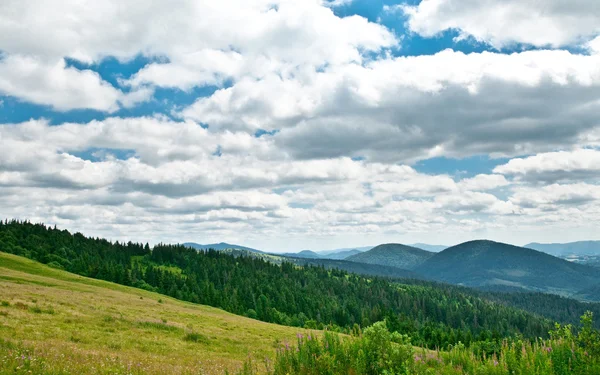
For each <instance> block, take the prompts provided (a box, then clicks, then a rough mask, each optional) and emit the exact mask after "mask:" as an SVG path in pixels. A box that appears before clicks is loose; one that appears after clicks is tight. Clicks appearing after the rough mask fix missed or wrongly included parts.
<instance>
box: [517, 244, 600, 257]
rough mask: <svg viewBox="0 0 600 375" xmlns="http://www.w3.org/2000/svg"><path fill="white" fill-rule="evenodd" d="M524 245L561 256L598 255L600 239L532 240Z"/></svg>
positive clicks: (599, 252)
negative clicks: (545, 241)
mask: <svg viewBox="0 0 600 375" xmlns="http://www.w3.org/2000/svg"><path fill="white" fill-rule="evenodd" d="M525 247H527V248H529V249H534V250H538V251H543V252H545V253H548V254H550V255H554V256H561V257H562V256H568V255H600V241H577V242H568V243H537V242H532V243H529V244H527V245H525Z"/></svg>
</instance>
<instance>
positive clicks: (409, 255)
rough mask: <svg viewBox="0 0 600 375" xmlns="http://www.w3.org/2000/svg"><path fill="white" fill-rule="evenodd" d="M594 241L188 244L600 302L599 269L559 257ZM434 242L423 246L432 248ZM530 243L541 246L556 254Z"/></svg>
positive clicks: (591, 247)
mask: <svg viewBox="0 0 600 375" xmlns="http://www.w3.org/2000/svg"><path fill="white" fill-rule="evenodd" d="M596 244H597V242H595V241H584V242H577V243H571V244H548V245H543V244H530V245H528V247H519V246H514V245H509V244H505V243H500V242H494V241H488V240H476V241H469V242H465V243H462V244H459V245H456V246H452V247H449V248H446V249H444V250H442V251H439V252H432V251H427V250H424V249H421V248H418V247H415V246H408V245H403V244H397V243H390V244H382V245H379V246H375V247H373V248H370V247H367V248H356V249H352V248H350V249H338V251H335V250H332V251H327V252H317V251H311V250H303V251H300V252H298V253H284V254H272V253H266V252H264V251H261V250H256V249H252V248H248V247H245V246H240V245H232V244H227V243H219V244H212V245H198V244H194V243H187V244H186V245H187V246H190V247H193V248H196V249H202V250H206V249H209V248H213V249H215V250H226V249H228V250H230V251H231V250H232V249H233V250H234V251H239V253H237V254H239V255H249V256H259V257H262V258H264V259H266V260H268V261H270V262H275V263H282V262H284V261H287V262H292V263H295V264H297V265H314V266H322V267H325V268H329V269H336V268H337V269H341V270H345V271H348V272H354V273H358V274H363V275H370V276H384V277H391V278H414V279H423V280H433V281H439V282H444V283H450V284H455V285H462V286H467V287H474V288H480V289H486V290H499V291H536V292H545V293H553V294H558V295H562V296H570V297H574V298H578V299H582V300H593V301H600V269H599V268H596V267H590V266H588V265H584V264H579V263H578V262H574V261H567V260H565V259H561V258H559V257H560V256H563V255H564V254H571V253H573V252H580V253H584V254H585V253H587V254H590V253H592V254H593V253H594V246H595V245H596ZM435 246H436V245H432V246H424V247H428V248H430V249H431V248H436V247H435ZM529 247H538V248H543V249H545V250H546V251H548V252H553V253H554V254H555V255H556V256H555V255H550V254H547V253H546V252H542V251H538V250H534V249H532V248H529ZM439 248H440V247H439V246H438V247H437V249H439ZM234 254H235V253H234ZM588 258H589V257H588Z"/></svg>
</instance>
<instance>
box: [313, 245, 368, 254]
mask: <svg viewBox="0 0 600 375" xmlns="http://www.w3.org/2000/svg"><path fill="white" fill-rule="evenodd" d="M374 247H375V246H360V247H344V248H340V249H331V250H316V251H315V252H316V253H318V254H321V255H330V254H335V253H342V252H346V251H354V250H358V252H360V253H362V252H364V251H368V250H371V249H372V248H374Z"/></svg>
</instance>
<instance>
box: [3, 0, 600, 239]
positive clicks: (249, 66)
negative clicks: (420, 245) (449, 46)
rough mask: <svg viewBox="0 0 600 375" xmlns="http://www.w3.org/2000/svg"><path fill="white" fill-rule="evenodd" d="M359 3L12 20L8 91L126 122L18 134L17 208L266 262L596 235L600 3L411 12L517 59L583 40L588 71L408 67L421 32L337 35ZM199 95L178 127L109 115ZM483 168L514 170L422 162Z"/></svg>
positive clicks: (78, 11) (422, 59)
mask: <svg viewBox="0 0 600 375" xmlns="http://www.w3.org/2000/svg"><path fill="white" fill-rule="evenodd" d="M348 3H350V1H347V0H342V1H338V0H335V1H324V0H323V1H322V0H306V1H297V0H275V1H274V0H255V1H241V0H224V1H220V2H218V3H214V4H212V3H211V4H209V3H203V2H197V1H191V0H190V1H183V2H180V3H178V6H177V7H174V6H173V5H172V3H170V2H166V1H154V2H151V4H145V3H144V4H142V3H135V2H126V3H122V2H116V1H112V0H111V1H105V2H81V1H75V0H73V1H47V2H42V3H40V2H35V1H30V0H25V1H4V2H2V3H1V4H0V51H2V53H3V54H2V57H1V59H0V92H1V93H2V94H3V95H9V96H13V97H16V98H18V99H19V100H22V101H28V102H32V103H37V104H43V105H48V106H50V107H52V108H53V109H54V110H57V111H67V110H71V109H84V108H88V109H95V110H98V111H102V112H105V113H108V116H109V117H107V118H104V116H105V115H104V114H103V115H102V116H99V118H102V120H94V121H89V122H86V123H58V124H53V125H50V123H51V122H56V121H53V120H55V119H52V118H50V119H49V120H41V119H38V120H36V119H34V120H31V121H27V122H23V123H17V124H2V125H1V126H0V142H1V144H2V151H3V152H2V153H0V195H1V196H2V197H3V199H2V200H1V202H0V212H2V213H3V214H4V215H6V216H9V217H19V218H27V219H31V220H40V221H45V222H52V223H57V224H59V225H63V226H65V227H68V228H71V229H76V230H83V231H85V232H86V233H88V234H92V235H106V236H109V237H111V238H119V239H121V238H126V239H139V240H144V241H145V240H150V241H154V242H157V241H172V242H178V241H183V240H194V241H203V242H204V241H205V242H214V241H223V240H227V241H232V242H233V241H235V242H244V243H247V244H249V245H251V246H252V245H255V246H256V247H261V246H262V245H265V244H266V245H267V246H268V250H278V247H280V246H281V247H282V248H281V249H282V250H283V249H286V250H287V249H289V248H290V247H296V248H307V247H310V246H311V245H315V244H316V246H322V244H324V243H327V241H337V240H338V239H343V241H347V243H345V244H344V245H346V244H347V245H348V246H355V245H357V244H359V243H360V244H365V245H367V244H373V243H377V242H379V241H381V242H384V241H402V240H404V239H407V240H406V241H407V242H418V241H423V240H425V239H427V238H430V236H431V233H435V234H436V235H438V236H441V237H439V238H436V241H435V242H447V243H450V242H452V241H459V240H466V239H468V238H470V237H469V236H472V235H474V234H478V237H479V236H483V237H485V236H486V235H487V234H490V233H491V234H493V233H502V231H505V238H498V237H496V236H495V237H494V238H496V239H500V240H502V239H505V240H506V238H508V237H510V238H513V237H512V236H513V235H515V233H516V232H518V230H523V233H524V234H523V236H527V235H530V234H527V233H534V232H535V231H543V230H542V229H540V228H545V227H546V226H548V227H553V228H559V229H560V228H564V227H565V226H566V225H571V226H574V225H578V226H579V227H580V228H587V226H593V225H594V223H598V220H599V218H600V202H599V197H598V195H597V191H598V190H597V187H598V185H597V183H598V175H599V172H600V171H599V170H598V169H597V168H596V167H595V166H596V165H600V162H599V161H600V160H597V159H598V156H597V154H598V151H597V147H598V146H600V123H599V122H598V116H597V113H598V112H599V110H600V101H598V97H599V95H600V54H599V53H597V52H598V51H599V50H600V49H599V48H598V38H596V39H593V37H594V36H596V34H597V32H598V29H597V26H596V25H598V24H599V23H598V22H597V21H598V20H597V19H596V18H595V17H596V16H595V15H597V14H599V13H598V12H595V10H596V8H595V7H596V5H595V2H594V3H592V2H589V1H582V2H580V3H578V6H573V7H572V8H573V9H571V10H569V11H568V12H562V10H561V8H560V6H561V3H560V1H550V2H548V3H547V4H546V5H543V6H544V7H545V8H544V11H545V13H544V14H541V13H540V12H537V13H536V12H530V13H527V12H529V11H530V10H532V9H533V8H534V5H533V2H530V1H525V2H517V1H509V2H503V5H502V10H503V12H504V13H502V12H500V13H497V14H496V18H492V19H491V20H492V21H487V20H486V17H485V16H487V15H488V12H491V11H496V10H498V7H499V5H498V4H499V3H498V2H497V1H493V0H486V1H484V2H477V3H475V2H474V1H470V0H469V1H465V2H460V3H459V2H454V1H453V0H445V1H441V0H435V1H434V0H425V1H422V2H421V3H420V4H419V5H416V6H408V7H407V6H404V7H400V8H397V9H399V10H403V11H404V12H405V13H406V15H407V16H408V22H409V27H410V28H411V30H412V31H413V32H416V33H419V34H421V35H424V36H432V35H437V34H438V33H440V32H443V31H444V30H448V29H456V30H459V33H460V35H461V37H473V38H475V39H477V40H480V41H484V42H487V43H490V44H491V45H493V46H495V47H498V48H500V47H503V46H507V45H509V44H513V43H524V44H530V45H534V46H538V47H539V46H552V47H557V46H563V45H566V44H569V45H571V44H576V45H577V46H579V47H580V48H581V50H580V51H581V53H579V54H578V53H575V52H570V51H567V50H531V51H525V52H517V53H511V54H503V53H494V52H483V53H470V54H465V53H462V52H458V51H453V50H445V51H441V52H438V53H435V54H432V55H426V56H396V57H395V56H394V55H393V53H392V52H394V53H397V52H398V51H400V53H401V52H402V49H401V48H400V50H398V49H397V47H401V41H402V40H403V38H404V37H407V36H401V35H396V34H395V33H394V31H392V30H390V29H388V28H386V27H385V26H384V25H382V24H379V23H374V22H369V21H368V20H367V19H366V18H364V17H360V16H350V17H338V16H337V15H336V13H335V12H334V10H335V9H334V8H335V7H339V6H344V5H346V4H348ZM536 4H537V5H535V7H537V8H536V9H538V8H539V9H541V8H540V7H542V5H540V4H539V2H536ZM539 9H538V10H539ZM387 10H388V11H391V10H392V9H391V8H388V9H387ZM569 12H570V13H569ZM523 14H527V15H528V17H531V18H532V19H533V20H534V21H536V22H537V21H539V22H541V23H538V25H537V26H536V25H535V23H534V22H533V21H531V20H530V21H526V20H525V17H524V16H523ZM482 20H486V21H485V22H483V21H482ZM507 20H510V22H508V24H510V25H511V28H510V29H505V28H504V24H505V23H507ZM572 20H577V22H572ZM32 25H35V27H32ZM165 25H168V27H165ZM539 25H546V27H539ZM534 26H535V27H534ZM530 29H532V30H530ZM539 30H544V32H543V33H539V32H538V31H539ZM529 31H531V32H529ZM571 51H573V50H571ZM137 56H143V57H145V58H147V59H148V61H149V63H147V64H146V65H145V66H144V67H142V68H141V69H140V70H139V71H137V72H135V73H133V74H132V75H130V76H127V77H122V78H120V79H117V80H116V82H117V83H116V84H115V86H113V85H112V84H110V83H108V82H106V81H104V80H103V79H102V77H101V76H100V75H98V74H97V73H94V72H93V71H91V70H88V69H77V68H75V67H71V66H68V64H67V63H66V61H68V60H67V58H71V59H76V60H79V61H80V62H83V63H87V64H92V65H93V64H96V63H98V62H101V61H102V60H103V59H105V58H106V57H115V58H117V59H118V60H119V61H120V62H122V63H124V62H127V61H129V60H130V59H132V58H134V57H137ZM76 65H77V66H80V65H83V66H86V65H85V64H76ZM92 65H90V66H92ZM198 86H213V87H216V91H215V92H214V94H212V95H209V96H205V97H198V98H192V99H194V101H193V102H192V103H190V104H189V105H187V107H186V106H177V107H175V108H174V109H173V112H171V113H169V115H171V116H173V117H172V118H170V117H167V116H160V115H156V116H154V117H137V118H135V117H130V118H117V117H110V114H111V113H114V112H115V111H117V110H119V109H121V108H134V107H135V106H136V105H138V104H139V103H141V102H144V101H148V100H152V99H153V94H154V92H155V90H159V88H167V89H176V90H183V91H185V92H186V93H187V95H194V93H195V90H194V88H196V87H198ZM11 102H12V100H11ZM178 104H180V103H178ZM11 105H12V104H11ZM173 118H175V119H176V120H173ZM201 124H202V125H201ZM265 132H266V133H265ZM257 134H264V135H263V136H260V137H258V136H257ZM594 147H596V148H594ZM561 150H562V151H561ZM472 155H486V156H487V157H488V158H491V159H493V158H495V157H503V158H507V159H510V160H509V161H507V162H506V163H504V162H503V165H499V166H497V167H496V168H494V169H493V170H480V171H478V173H479V174H476V175H473V174H472V173H470V174H469V177H463V176H462V175H460V174H459V175H449V174H446V173H442V172H440V173H433V174H426V173H423V172H420V169H419V167H418V165H419V164H416V162H417V161H421V160H424V159H429V158H434V157H446V158H452V157H455V158H462V157H468V156H472ZM490 169H491V168H490ZM448 172H450V171H448ZM565 217H569V218H572V222H571V224H567V223H566V222H565V221H564V219H563V218H565ZM515 228H517V229H518V230H517V229H515ZM528 231H529V232H528ZM554 232H556V233H558V232H560V231H555V230H553V233H554ZM588 232H589V233H592V232H593V231H591V230H590V231H588ZM456 233H459V234H458V235H457V234H456ZM535 233H538V232H535ZM423 236H425V237H423ZM408 238H410V240H408ZM530 240H533V239H532V238H528V239H527V240H526V241H530ZM253 241H254V242H253ZM365 241H367V242H366V243H365ZM512 242H515V241H512ZM291 243H292V245H290V244H291ZM319 244H320V245H319ZM338 245H340V244H338V243H335V244H333V243H332V247H333V246H338Z"/></svg>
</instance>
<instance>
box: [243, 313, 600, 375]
mask: <svg viewBox="0 0 600 375" xmlns="http://www.w3.org/2000/svg"><path fill="white" fill-rule="evenodd" d="M581 323H582V327H581V328H580V329H579V333H578V334H577V335H575V334H574V333H573V329H572V327H571V326H570V325H566V326H561V325H556V328H555V330H553V331H551V332H550V337H551V338H550V339H549V340H541V339H539V340H536V341H534V342H531V341H528V340H522V339H518V338H515V339H504V340H503V341H502V342H501V343H500V344H499V346H498V347H496V346H495V342H493V341H484V342H481V343H475V344H473V345H471V346H469V347H467V346H465V345H464V344H462V343H459V344H457V345H454V346H453V347H452V348H450V349H449V350H447V351H432V350H427V349H424V348H423V349H415V348H414V347H413V346H412V345H411V344H410V338H409V337H408V336H407V335H401V334H399V333H390V331H389V330H388V324H386V323H385V322H379V323H375V324H374V325H373V326H371V327H368V328H367V329H365V330H364V332H363V333H362V334H360V335H358V336H355V337H344V336H340V335H337V334H333V333H330V332H326V333H325V334H323V335H322V337H321V338H316V337H314V336H311V334H308V335H306V336H304V335H298V343H297V346H296V347H290V346H289V345H285V346H284V347H281V348H280V349H279V350H278V352H277V357H276V359H275V361H274V363H272V364H271V363H270V362H268V361H267V362H266V363H265V364H266V370H267V373H268V374H271V375H288V374H289V375H292V374H304V375H317V374H326V375H338V374H339V375H342V374H344V375H345V374H353V375H377V374H384V375H396V374H397V375H400V374H432V375H433V374H436V375H530V374H536V375H598V374H600V332H598V331H597V330H595V329H594V328H593V316H592V314H591V313H586V314H585V315H584V316H583V317H582V318H581ZM488 346H489V347H488ZM488 351H491V352H492V354H491V355H488V354H487V353H488ZM252 369H253V367H252V366H251V363H247V364H246V366H245V367H244V370H243V372H241V373H240V374H244V375H245V374H252V371H253V370H252ZM249 371H250V372H249Z"/></svg>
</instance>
